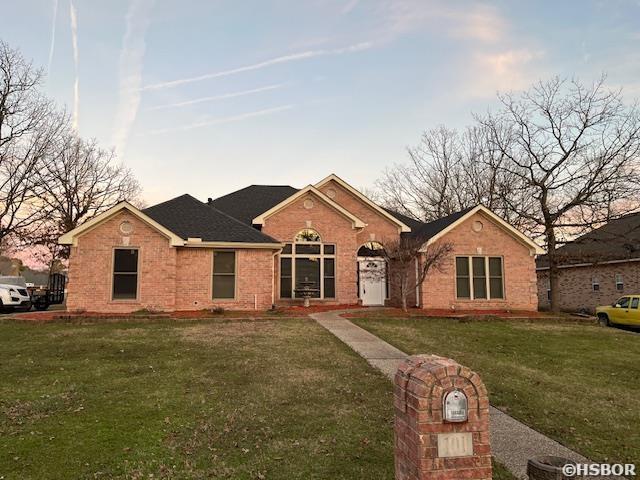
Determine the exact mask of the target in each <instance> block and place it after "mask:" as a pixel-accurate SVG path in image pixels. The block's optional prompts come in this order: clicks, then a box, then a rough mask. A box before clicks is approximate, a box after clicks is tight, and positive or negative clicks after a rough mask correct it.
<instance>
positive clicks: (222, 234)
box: [142, 194, 277, 243]
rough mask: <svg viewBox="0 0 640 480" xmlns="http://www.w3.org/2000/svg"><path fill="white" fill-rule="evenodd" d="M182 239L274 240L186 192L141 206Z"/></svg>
mask: <svg viewBox="0 0 640 480" xmlns="http://www.w3.org/2000/svg"><path fill="white" fill-rule="evenodd" d="M142 212H143V213H145V214H146V215H148V216H149V217H151V218H152V219H154V220H155V221H156V222H158V223H159V224H160V225H162V226H164V227H166V228H168V229H169V230H171V231H172V232H173V233H175V234H176V235H179V236H180V237H182V238H183V239H185V240H186V239H187V238H189V237H192V238H201V239H202V241H205V242H247V243H277V241H276V240H274V239H273V238H271V237H269V236H268V235H265V234H263V233H261V232H259V231H258V230H256V229H255V228H253V227H251V226H248V225H245V224H243V223H242V222H240V221H239V220H236V219H235V218H232V217H230V216H229V215H227V214H226V213H224V212H221V211H220V210H217V209H215V208H212V207H211V206H209V205H207V204H206V203H202V202H201V201H199V200H197V199H195V198H193V197H192V196H191V195H188V194H185V195H181V196H179V197H176V198H174V199H171V200H167V201H166V202H162V203H159V204H157V205H153V206H152V207H149V208H145V209H144V210H142Z"/></svg>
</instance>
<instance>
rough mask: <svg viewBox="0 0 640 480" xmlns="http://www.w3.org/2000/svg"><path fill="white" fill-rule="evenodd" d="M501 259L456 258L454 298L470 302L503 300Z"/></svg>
mask: <svg viewBox="0 0 640 480" xmlns="http://www.w3.org/2000/svg"><path fill="white" fill-rule="evenodd" d="M503 277H504V276H503V269H502V257H480V256H469V257H456V296H457V297H458V298H463V299H465V298H468V299H470V300H481V299H482V300H486V299H502V298H504V278H503Z"/></svg>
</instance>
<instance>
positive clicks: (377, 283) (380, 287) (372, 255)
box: [358, 241, 389, 305]
mask: <svg viewBox="0 0 640 480" xmlns="http://www.w3.org/2000/svg"><path fill="white" fill-rule="evenodd" d="M388 292H389V276H388V274H387V262H386V260H385V258H384V246H383V245H382V244H381V243H380V242H374V241H371V242H367V243H365V244H364V245H362V246H361V247H360V248H359V249H358V298H360V300H361V301H362V304H363V305H384V303H385V300H386V299H387V298H388V296H389V295H388Z"/></svg>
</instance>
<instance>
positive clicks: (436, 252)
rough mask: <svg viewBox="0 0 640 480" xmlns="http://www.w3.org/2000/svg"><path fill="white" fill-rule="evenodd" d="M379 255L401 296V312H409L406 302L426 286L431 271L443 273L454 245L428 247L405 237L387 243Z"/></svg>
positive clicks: (445, 243)
mask: <svg viewBox="0 0 640 480" xmlns="http://www.w3.org/2000/svg"><path fill="white" fill-rule="evenodd" d="M383 245H384V249H383V250H380V251H379V252H380V254H381V255H382V256H383V258H384V259H385V261H386V263H387V265H388V266H389V272H388V275H389V278H390V280H391V282H390V283H391V284H392V285H396V286H397V288H398V289H399V293H400V302H401V305H402V310H404V311H405V312H406V311H407V299H408V298H409V295H410V294H411V293H412V292H415V290H416V288H417V287H419V286H420V285H422V284H423V283H424V281H425V280H426V278H427V275H428V274H429V272H431V271H432V270H441V269H442V267H443V266H444V264H445V262H446V260H447V258H448V257H449V255H450V254H451V252H452V250H453V244H451V243H448V242H437V243H434V244H430V245H427V244H426V242H425V240H424V239H422V238H420V237H414V236H402V237H400V238H398V239H391V240H385V241H384V242H383Z"/></svg>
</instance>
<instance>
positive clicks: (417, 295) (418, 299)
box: [416, 258, 420, 307]
mask: <svg viewBox="0 0 640 480" xmlns="http://www.w3.org/2000/svg"><path fill="white" fill-rule="evenodd" d="M418 271H419V266H418V259H417V258H416V284H417V283H418ZM416 307H420V285H419V284H417V285H416Z"/></svg>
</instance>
